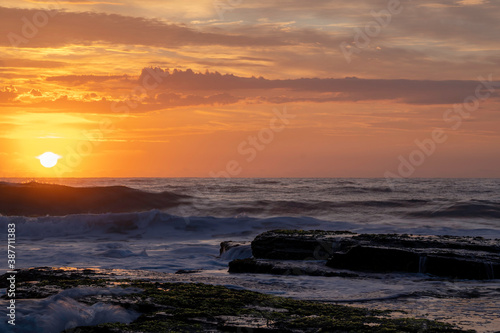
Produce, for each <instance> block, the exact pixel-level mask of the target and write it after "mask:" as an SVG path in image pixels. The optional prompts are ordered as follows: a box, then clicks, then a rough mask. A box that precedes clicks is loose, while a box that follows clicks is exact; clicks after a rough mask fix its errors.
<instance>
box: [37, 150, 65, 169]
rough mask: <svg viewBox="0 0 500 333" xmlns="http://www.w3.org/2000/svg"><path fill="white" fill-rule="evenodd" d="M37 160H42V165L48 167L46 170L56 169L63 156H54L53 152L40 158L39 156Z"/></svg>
mask: <svg viewBox="0 0 500 333" xmlns="http://www.w3.org/2000/svg"><path fill="white" fill-rule="evenodd" d="M36 158H38V159H39V160H40V163H41V164H42V165H43V166H44V167H46V168H52V167H54V166H55V165H56V164H57V160H59V159H60V158H62V156H59V155H57V154H54V153H52V152H46V153H43V154H42V155H40V156H37V157H36Z"/></svg>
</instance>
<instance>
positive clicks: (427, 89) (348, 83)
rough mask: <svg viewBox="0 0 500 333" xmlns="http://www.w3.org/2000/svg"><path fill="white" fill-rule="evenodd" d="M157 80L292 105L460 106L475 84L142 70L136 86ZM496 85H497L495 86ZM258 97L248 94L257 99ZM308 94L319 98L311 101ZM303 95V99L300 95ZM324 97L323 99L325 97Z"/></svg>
mask: <svg viewBox="0 0 500 333" xmlns="http://www.w3.org/2000/svg"><path fill="white" fill-rule="evenodd" d="M152 73H155V75H157V76H158V80H159V81H161V82H160V83H159V89H163V90H169V91H197V90H199V91H234V90H238V91H240V90H242V91H247V92H248V91H253V90H261V91H269V90H280V91H279V92H280V93H281V95H280V96H279V97H269V98H261V99H260V100H268V101H271V102H281V103H284V102H293V101H312V102H328V101H362V100H394V101H397V102H403V103H409V104H451V103H460V102H462V101H463V99H464V98H465V97H467V96H469V95H471V94H474V93H475V89H476V87H477V86H478V84H479V83H478V82H477V81H470V80H469V81H466V80H462V81H460V80H443V81H432V80H401V79H397V80H395V79H394V80H387V79H359V78H356V77H346V78H342V79H339V78H326V79H322V78H302V79H286V80H269V79H265V78H263V77H259V78H256V77H239V76H235V75H232V74H225V75H222V74H220V73H218V72H214V73H210V72H208V71H207V72H205V73H195V72H193V71H192V70H190V69H188V70H186V71H180V70H173V71H168V70H167V71H165V70H162V69H160V68H155V69H149V70H146V69H145V70H143V71H142V73H141V75H140V77H139V84H141V83H144V82H146V83H147V82H148V81H149V80H151V78H152V77H153V74H152ZM497 84H498V82H497ZM258 93H259V92H257V93H252V94H250V93H248V95H251V96H253V97H257V96H258ZM309 93H316V94H322V96H320V97H316V96H313V97H311V96H310V95H309ZM301 94H302V95H301ZM325 94H326V95H325Z"/></svg>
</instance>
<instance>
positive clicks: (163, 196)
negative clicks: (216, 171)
mask: <svg viewBox="0 0 500 333" xmlns="http://www.w3.org/2000/svg"><path fill="white" fill-rule="evenodd" d="M188 198H189V196H187V195H181V194H176V193H172V192H167V191H164V192H160V193H151V192H145V191H142V190H138V189H133V188H130V187H126V186H103V187H70V186H64V185H55V184H43V183H37V182H29V183H23V184H16V183H6V182H1V183H0V214H2V215H10V216H12V215H20V216H43V215H55V216H61V215H68V214H82V213H94V214H100V213H122V212H133V211H146V210H151V209H163V208H170V207H175V206H177V205H179V204H180V203H181V202H183V201H184V200H186V199H188Z"/></svg>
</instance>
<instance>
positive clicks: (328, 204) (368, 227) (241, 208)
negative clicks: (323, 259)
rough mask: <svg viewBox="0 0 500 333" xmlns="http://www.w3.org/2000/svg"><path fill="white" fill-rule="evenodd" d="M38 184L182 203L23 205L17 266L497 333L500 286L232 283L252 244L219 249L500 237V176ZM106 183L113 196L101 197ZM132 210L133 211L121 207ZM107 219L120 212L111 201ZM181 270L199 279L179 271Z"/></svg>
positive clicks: (411, 280) (264, 279) (333, 280)
mask: <svg viewBox="0 0 500 333" xmlns="http://www.w3.org/2000/svg"><path fill="white" fill-rule="evenodd" d="M26 181H29V180H26V179H1V180H0V186H4V187H7V188H8V187H12V188H14V187H16V186H20V185H19V184H20V183H22V182H26ZM36 182H37V183H32V184H34V185H36V184H38V183H47V184H55V183H56V184H62V185H67V186H71V187H86V188H92V195H104V194H105V195H117V196H118V198H119V195H120V193H121V192H123V191H127V190H129V189H135V190H136V191H135V192H134V193H138V195H139V197H140V196H144V197H146V195H149V194H150V193H157V194H159V195H162V196H167V197H168V198H170V197H172V196H174V195H179V196H180V199H179V201H178V204H176V205H174V206H172V207H170V208H167V209H158V208H155V209H149V206H148V207H147V209H146V208H144V209H141V206H140V205H139V206H138V208H134V209H135V210H137V211H131V212H122V213H120V212H115V213H105V212H106V209H107V206H106V205H108V204H109V203H108V201H106V200H103V201H102V205H101V207H99V208H100V210H101V211H103V212H104V213H82V212H78V213H77V214H65V215H63V216H50V215H47V216H23V215H33V214H31V210H30V207H21V208H19V207H18V208H17V209H18V210H19V212H20V213H18V214H15V216H0V224H1V230H0V237H1V239H2V242H5V243H6V240H7V224H10V223H15V224H16V243H17V244H16V249H17V258H16V268H28V267H39V266H51V267H86V268H98V269H115V270H117V272H118V271H121V272H123V274H124V275H127V274H129V275H130V274H132V273H130V272H131V271H134V272H137V274H138V275H140V274H143V275H144V274H146V275H147V274H156V276H162V277H164V279H165V280H169V281H189V282H204V283H211V284H221V285H225V286H230V287H232V288H245V289H250V290H255V291H260V292H265V293H272V294H277V295H282V296H287V297H294V298H300V299H313V300H322V301H328V302H336V303H342V304H350V305H356V306H364V307H371V308H382V309H400V310H405V311H407V312H409V313H410V314H411V315H414V316H420V317H423V318H429V319H439V320H444V321H448V322H451V323H458V324H460V325H461V326H462V327H464V328H472V329H476V330H478V331H480V332H494V331H498V330H500V319H499V318H498V313H500V301H498V300H499V299H500V285H499V283H498V282H499V280H498V279H496V280H495V279H494V280H485V281H471V280H453V281H450V280H447V279H442V278H433V277H429V276H427V275H425V274H391V275H387V274H366V275H365V276H363V277H362V278H355V279H354V278H350V279H349V278H342V277H312V276H274V275H256V274H230V273H228V272H227V267H228V262H229V261H231V260H232V259H235V258H245V257H249V256H250V255H251V251H250V248H249V246H243V247H239V248H236V249H235V250H234V251H229V252H226V253H225V254H223V255H222V256H219V248H220V243H221V242H222V241H228V240H232V241H250V240H252V239H253V238H254V237H255V236H256V235H258V234H259V233H262V232H264V231H266V230H272V229H307V230H312V229H322V230H349V231H354V232H358V233H408V234H418V235H456V236H477V237H484V238H500V179H402V180H397V181H392V182H388V181H386V180H385V179H350V178H342V179H340V178H338V179H337V178H328V179H316V178H293V179H283V178H272V179H271V178H267V179H255V178H252V179H243V178H236V179H215V178H89V179H37V180H36ZM47 186H50V185H47ZM109 186H112V187H113V188H112V189H111V191H115V192H116V193H113V192H111V194H109V193H110V192H109V189H108V190H107V191H108V192H103V191H104V189H103V187H109ZM176 198H177V196H176ZM117 201H118V202H119V199H117ZM127 205H130V203H128V202H127V203H123V207H121V208H124V209H125V208H127ZM134 207H136V206H134ZM145 207H146V206H145ZM56 208H57V207H56ZM23 211H26V212H30V214H28V213H26V214H23V213H22V212H23ZM110 211H116V202H114V203H113V210H111V208H110ZM5 261H6V260H5ZM1 268H2V271H1V273H4V272H5V271H6V270H7V269H6V265H3V264H2V266H1ZM136 270H137V271H136ZM179 270H185V271H186V270H196V271H197V272H196V273H192V274H175V272H177V271H179ZM125 272H128V273H125ZM139 272H141V273H139ZM2 293H5V290H4V291H2ZM471 295H473V296H471ZM36 309H37V310H36ZM19 311H20V313H21V316H24V317H25V318H31V319H32V320H34V319H33V318H37V316H47V315H48V314H47V313H45V312H44V311H47V310H46V308H37V307H30V306H26V307H25V308H24V310H23V307H20V310H19ZM23 311H25V313H23ZM75 311H76V310H75ZM54 320H57V319H54ZM19 322H20V324H21V325H22V321H21V320H20V321H19ZM2 325H4V323H1V324H0V328H2V327H3V326H2ZM18 329H19V332H22V331H23V330H22V327H20V328H18ZM42 331H43V330H42Z"/></svg>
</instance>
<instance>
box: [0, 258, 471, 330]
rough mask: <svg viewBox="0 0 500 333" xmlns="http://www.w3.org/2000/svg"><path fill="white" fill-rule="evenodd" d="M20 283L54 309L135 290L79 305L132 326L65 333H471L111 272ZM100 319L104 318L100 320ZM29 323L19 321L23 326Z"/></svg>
mask: <svg viewBox="0 0 500 333" xmlns="http://www.w3.org/2000/svg"><path fill="white" fill-rule="evenodd" d="M6 278H7V276H6V275H3V276H1V277H0V287H1V288H5V287H7V280H6ZM16 283H17V291H18V293H17V296H16V297H17V299H18V300H19V301H20V300H23V299H26V300H28V299H33V298H38V299H46V302H47V303H48V304H50V302H51V297H56V299H57V297H59V295H62V294H61V293H63V292H65V291H66V290H68V289H72V290H75V289H74V288H85V290H89V289H90V290H96V291H99V290H110V289H113V290H117V289H120V288H124V289H127V290H128V291H131V292H127V293H123V292H114V293H109V292H108V293H105V294H103V295H100V294H98V293H97V294H96V293H94V294H88V293H87V295H86V296H84V295H82V296H80V297H75V300H74V301H76V302H78V303H80V304H85V305H87V306H94V305H98V306H96V307H94V309H96V311H99V310H98V309H102V308H103V307H106V306H113V307H114V309H115V311H118V309H123V310H126V311H131V312H134V313H137V315H136V316H135V317H134V318H135V319H134V320H132V321H131V322H128V323H102V324H99V325H95V326H79V327H66V330H64V331H63V332H65V333H119V332H128V333H139V332H142V333H153V332H154V333H156V332H255V333H258V332H291V333H292V332H294V333H301V332H311V333H312V332H465V331H462V330H460V329H459V328H457V327H455V326H452V325H450V324H446V323H441V322H437V321H431V320H426V319H412V318H398V319H396V318H391V317H390V311H380V310H368V309H361V308H355V307H348V306H342V305H333V304H328V303H322V302H312V301H300V300H293V299H289V298H283V297H277V296H271V295H265V294H261V293H257V292H252V291H248V290H234V289H229V288H226V287H223V286H214V285H206V284H201V283H165V282H161V281H154V280H150V279H146V280H145V279H143V278H141V277H138V278H136V279H130V278H127V279H117V278H116V275H115V274H113V273H112V272H111V271H109V272H106V270H98V271H94V270H92V269H71V270H68V269H67V268H66V269H55V268H50V267H41V268H31V269H27V270H20V271H18V273H17V280H16ZM68 291H70V290H68ZM69 294H70V293H66V297H68V296H67V295H69ZM73 294H76V293H73ZM3 297H5V295H4V296H3ZM52 300H54V299H52ZM26 302H28V301H26ZM23 304H27V303H23ZM72 304H74V303H72ZM69 310H70V309H68V311H69ZM47 311H50V306H49V307H48V308H47ZM52 311H57V309H52ZM84 315H85V314H84ZM94 315H95V316H96V317H99V313H94ZM101 317H102V316H101ZM22 320H23V318H22V317H19V318H18V322H17V324H16V325H19V324H21V322H22ZM103 320H104V322H105V321H106V318H103ZM16 328H17V326H16ZM469 332H470V331H469Z"/></svg>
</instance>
